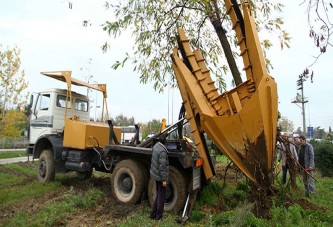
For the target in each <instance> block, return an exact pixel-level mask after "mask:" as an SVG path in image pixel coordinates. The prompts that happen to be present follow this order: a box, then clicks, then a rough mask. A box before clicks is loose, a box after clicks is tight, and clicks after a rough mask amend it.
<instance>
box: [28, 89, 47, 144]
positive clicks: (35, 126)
mask: <svg viewBox="0 0 333 227" xmlns="http://www.w3.org/2000/svg"><path fill="white" fill-rule="evenodd" d="M50 102H51V96H50V94H38V95H37V100H36V102H35V105H34V106H33V107H32V108H33V109H32V113H33V114H32V115H31V120H30V141H29V142H30V143H35V142H36V140H37V139H38V138H39V137H40V136H41V135H44V134H50V133H51V132H52V127H53V116H52V115H51V112H50V111H51V108H50Z"/></svg>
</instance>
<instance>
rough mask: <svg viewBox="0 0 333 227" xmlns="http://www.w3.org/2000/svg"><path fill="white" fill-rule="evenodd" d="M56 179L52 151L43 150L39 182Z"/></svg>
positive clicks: (39, 163) (40, 159) (39, 167)
mask: <svg viewBox="0 0 333 227" xmlns="http://www.w3.org/2000/svg"><path fill="white" fill-rule="evenodd" d="M54 178H55V170H54V160H53V153H52V151H50V150H48V149H46V150H43V151H42V153H41V155H40V156H39V161H38V180H39V181H40V182H49V181H53V180H54Z"/></svg>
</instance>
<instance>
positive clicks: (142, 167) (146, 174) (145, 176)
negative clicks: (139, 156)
mask: <svg viewBox="0 0 333 227" xmlns="http://www.w3.org/2000/svg"><path fill="white" fill-rule="evenodd" d="M137 164H138V166H139V168H140V170H141V173H142V176H143V191H144V192H146V193H148V182H149V172H148V171H149V170H148V168H146V166H145V165H144V164H142V163H139V162H137Z"/></svg>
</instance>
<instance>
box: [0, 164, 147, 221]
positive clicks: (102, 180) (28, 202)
mask: <svg viewBox="0 0 333 227" xmlns="http://www.w3.org/2000/svg"><path fill="white" fill-rule="evenodd" d="M21 165H25V164H24V163H22V164H21ZM0 172H1V173H8V174H11V175H16V176H20V177H24V180H23V181H22V182H20V183H19V184H17V185H16V186H19V185H23V184H26V183H27V182H30V181H32V180H35V179H36V178H37V176H36V177H31V176H29V175H26V174H22V173H20V174H18V172H16V171H12V170H9V169H6V168H4V167H3V166H0ZM6 187H11V186H2V187H1V188H6ZM71 187H73V188H74V190H76V191H77V192H84V191H88V190H89V189H90V188H97V189H99V190H101V191H102V192H104V194H105V196H103V198H102V199H101V200H100V201H99V204H97V205H96V206H95V207H92V208H88V209H85V210H81V211H80V212H79V213H76V214H75V215H74V214H73V215H71V216H70V217H69V218H67V219H65V220H62V221H61V222H59V223H56V224H55V226H99V225H102V226H104V225H106V224H109V225H111V226H113V225H115V223H117V222H118V221H120V220H122V219H124V218H127V217H128V216H129V215H131V213H133V212H136V211H137V210H138V209H142V208H143V207H144V206H148V201H142V203H140V204H138V205H124V204H119V203H117V202H116V201H115V200H114V199H113V198H112V196H111V191H110V189H111V187H110V178H109V177H104V176H102V177H101V176H94V175H93V176H92V178H91V179H89V180H86V181H80V180H78V179H76V177H75V174H73V177H72V176H70V177H69V178H66V180H63V181H62V186H61V188H60V190H57V191H52V192H47V193H44V194H42V195H40V196H35V197H31V198H27V199H24V200H20V201H18V202H15V203H14V204H10V205H7V206H2V207H0V226H3V225H4V223H6V222H7V221H8V220H10V219H11V218H13V217H14V216H15V215H17V214H18V213H19V212H22V211H25V212H27V214H28V215H30V214H31V215H32V214H35V213H36V212H38V211H39V210H41V209H42V208H43V207H44V206H46V205H48V204H51V203H53V202H55V201H60V200H62V199H63V198H64V196H65V193H66V192H68V191H69V190H71ZM110 221H112V222H110Z"/></svg>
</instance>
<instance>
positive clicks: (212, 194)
mask: <svg viewBox="0 0 333 227" xmlns="http://www.w3.org/2000/svg"><path fill="white" fill-rule="evenodd" d="M221 191H222V184H221V183H220V182H216V181H213V182H211V183H210V184H208V185H207V186H206V187H204V188H203V189H202V190H201V191H200V195H199V201H200V203H201V204H208V205H216V204H217V203H218V197H219V194H220V192H221Z"/></svg>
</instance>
